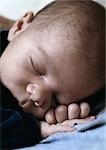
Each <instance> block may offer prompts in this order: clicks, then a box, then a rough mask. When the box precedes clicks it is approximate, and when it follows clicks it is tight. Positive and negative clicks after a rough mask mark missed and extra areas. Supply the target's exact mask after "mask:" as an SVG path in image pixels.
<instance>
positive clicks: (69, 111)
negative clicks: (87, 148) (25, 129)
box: [45, 102, 90, 124]
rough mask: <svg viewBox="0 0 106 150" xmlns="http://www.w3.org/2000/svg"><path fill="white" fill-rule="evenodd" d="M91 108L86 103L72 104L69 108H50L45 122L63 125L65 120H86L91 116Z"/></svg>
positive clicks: (61, 106) (63, 106) (59, 106)
mask: <svg viewBox="0 0 106 150" xmlns="http://www.w3.org/2000/svg"><path fill="white" fill-rule="evenodd" d="M89 112H90V106H89V104H88V103H86V102H82V103H80V104H76V103H72V104H70V105H68V106H65V105H58V106H57V107H56V108H50V109H49V110H48V112H47V113H46V115H45V120H46V121H47V122H48V123H49V124H54V123H56V122H58V123H62V122H63V121H65V120H72V119H78V118H86V117H87V116H88V115H89Z"/></svg>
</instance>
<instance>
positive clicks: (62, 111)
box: [55, 105, 68, 123]
mask: <svg viewBox="0 0 106 150" xmlns="http://www.w3.org/2000/svg"><path fill="white" fill-rule="evenodd" d="M67 113H68V108H67V106H65V105H59V106H57V107H56V109H55V116H56V120H57V122H58V123H61V122H63V121H64V120H67V117H68V116H67Z"/></svg>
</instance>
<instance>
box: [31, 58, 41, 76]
mask: <svg viewBox="0 0 106 150" xmlns="http://www.w3.org/2000/svg"><path fill="white" fill-rule="evenodd" d="M30 61H31V65H32V67H33V69H34V71H36V72H37V73H38V74H39V75H42V74H41V73H40V72H39V71H38V70H37V69H36V68H35V66H34V64H33V61H32V58H31V56H30Z"/></svg>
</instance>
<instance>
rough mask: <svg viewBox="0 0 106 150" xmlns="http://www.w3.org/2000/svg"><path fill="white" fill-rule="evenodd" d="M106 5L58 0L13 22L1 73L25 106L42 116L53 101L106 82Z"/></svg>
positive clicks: (90, 91) (83, 95) (92, 90)
mask: <svg viewBox="0 0 106 150" xmlns="http://www.w3.org/2000/svg"><path fill="white" fill-rule="evenodd" d="M104 15H105V10H104V8H103V7H102V6H100V5H98V4H96V3H94V2H91V1H82V2H81V1H68V0H67V1H61V2H59V1H57V2H53V3H51V4H49V5H48V6H47V7H46V8H44V9H42V10H41V11H39V12H38V13H37V14H36V15H35V16H33V14H32V13H31V12H29V13H27V14H26V15H24V16H23V17H22V18H21V19H19V20H18V21H17V22H16V23H15V24H14V25H13V27H12V28H11V30H10V33H9V37H8V38H9V40H10V41H11V42H10V43H9V45H8V47H7V48H6V50H5V51H4V53H3V55H2V56H1V58H0V78H1V81H2V83H3V84H4V85H5V86H6V87H7V88H8V89H9V90H10V91H11V92H12V94H13V95H14V96H15V97H16V98H17V100H18V101H19V104H20V106H22V107H23V109H24V110H25V111H28V112H31V113H33V114H35V115H36V116H37V117H39V118H42V117H43V116H44V114H45V112H46V111H47V110H48V109H49V107H51V106H52V105H53V103H54V101H57V102H58V103H60V104H66V105H68V104H69V103H72V102H77V101H80V100H81V99H84V98H86V97H88V96H89V95H91V94H94V93H96V92H97V91H99V90H100V89H101V88H102V87H103V86H104V74H105V73H104V72H105V71H104V63H105V60H104V59H105V58H104V57H105V56H104V55H105V48H104V28H105V19H104V18H105V17H104Z"/></svg>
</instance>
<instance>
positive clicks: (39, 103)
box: [32, 100, 45, 107]
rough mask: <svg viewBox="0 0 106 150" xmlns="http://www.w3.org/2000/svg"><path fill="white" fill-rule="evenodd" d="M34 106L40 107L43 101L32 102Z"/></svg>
mask: <svg viewBox="0 0 106 150" xmlns="http://www.w3.org/2000/svg"><path fill="white" fill-rule="evenodd" d="M32 101H33V102H34V105H35V106H39V107H40V106H42V105H43V103H44V101H45V100H32Z"/></svg>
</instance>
